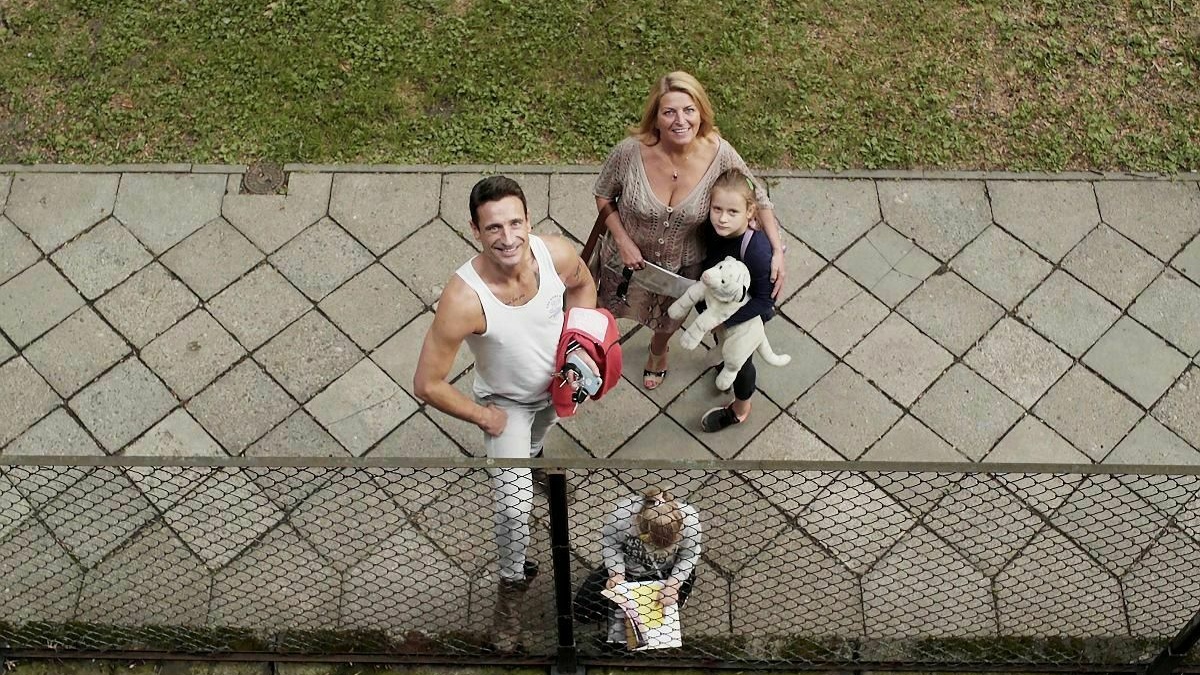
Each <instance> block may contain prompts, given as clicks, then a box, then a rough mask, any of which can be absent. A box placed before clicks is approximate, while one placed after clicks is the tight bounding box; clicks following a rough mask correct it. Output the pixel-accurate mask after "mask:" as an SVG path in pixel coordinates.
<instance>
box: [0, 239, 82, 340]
mask: <svg viewBox="0 0 1200 675" xmlns="http://www.w3.org/2000/svg"><path fill="white" fill-rule="evenodd" d="M83 303H84V300H83V298H82V297H80V296H79V293H77V292H76V291H75V289H74V288H72V287H71V284H70V283H69V282H68V281H67V280H66V279H65V278H64V277H63V275H61V274H59V272H58V270H56V269H54V267H53V266H52V265H51V264H50V262H49V261H48V260H43V261H41V262H39V263H37V264H36V265H34V266H33V267H30V268H29V269H26V270H25V271H24V272H21V273H20V274H18V275H17V276H15V277H13V278H12V279H9V280H8V281H7V282H6V283H4V285H2V286H0V330H3V331H4V333H5V334H6V335H8V337H9V338H10V339H11V340H12V341H13V342H14V343H16V345H17V346H18V347H24V346H25V345H28V344H29V343H30V342H33V341H34V340H35V339H37V337H38V336H39V335H41V334H43V333H45V332H46V331H48V330H50V329H51V328H53V327H54V326H56V325H57V324H58V323H59V322H60V321H62V320H63V319H65V318H67V317H68V316H70V315H71V313H72V312H74V311H75V310H77V309H79V308H80V307H82V306H83Z"/></svg>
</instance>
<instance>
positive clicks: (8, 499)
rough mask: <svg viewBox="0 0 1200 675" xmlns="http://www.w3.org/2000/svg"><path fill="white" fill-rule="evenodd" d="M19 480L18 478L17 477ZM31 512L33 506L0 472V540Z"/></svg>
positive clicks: (18, 525)
mask: <svg viewBox="0 0 1200 675" xmlns="http://www.w3.org/2000/svg"><path fill="white" fill-rule="evenodd" d="M18 480H19V479H18ZM32 514H33V507H32V506H30V505H29V502H27V501H25V498H24V497H22V496H21V493H20V491H19V490H17V488H15V487H13V484H12V482H11V481H9V479H8V478H5V477H4V474H3V473H0V541H4V540H5V539H7V538H8V535H9V534H11V533H12V532H13V531H15V530H16V529H17V528H18V527H20V526H21V524H22V523H24V522H25V519H26V518H28V517H29V516H30V515H32Z"/></svg>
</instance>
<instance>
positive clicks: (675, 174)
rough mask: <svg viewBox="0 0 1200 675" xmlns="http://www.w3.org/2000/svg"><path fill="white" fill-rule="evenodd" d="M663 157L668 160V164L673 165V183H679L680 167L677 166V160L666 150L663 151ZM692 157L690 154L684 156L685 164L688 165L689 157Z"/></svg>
mask: <svg viewBox="0 0 1200 675" xmlns="http://www.w3.org/2000/svg"><path fill="white" fill-rule="evenodd" d="M663 156H664V157H666V158H667V162H668V163H669V164H670V165H671V181H672V182H675V181H678V180H679V167H677V166H675V160H673V159H671V155H669V154H668V153H667V151H666V150H663ZM691 156H692V155H691V153H690V152H689V153H687V154H686V155H684V156H683V162H684V164H687V161H688V157H691Z"/></svg>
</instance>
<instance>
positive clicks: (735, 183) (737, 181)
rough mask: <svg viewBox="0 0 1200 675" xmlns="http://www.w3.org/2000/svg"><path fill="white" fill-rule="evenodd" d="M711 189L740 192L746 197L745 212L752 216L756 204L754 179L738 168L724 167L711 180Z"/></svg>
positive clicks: (756, 195)
mask: <svg viewBox="0 0 1200 675" xmlns="http://www.w3.org/2000/svg"><path fill="white" fill-rule="evenodd" d="M712 189H713V190H717V189H721V190H729V191H732V192H736V193H738V194H740V195H741V196H742V197H744V198H745V199H746V212H747V213H749V214H750V216H751V217H753V216H754V211H755V208H756V207H757V206H758V194H757V192H756V190H757V188H756V186H755V185H754V180H753V179H752V178H750V176H747V175H746V174H745V173H742V171H741V170H740V169H726V170H725V171H724V172H722V173H721V175H720V176H717V179H716V180H715V181H713V185H712Z"/></svg>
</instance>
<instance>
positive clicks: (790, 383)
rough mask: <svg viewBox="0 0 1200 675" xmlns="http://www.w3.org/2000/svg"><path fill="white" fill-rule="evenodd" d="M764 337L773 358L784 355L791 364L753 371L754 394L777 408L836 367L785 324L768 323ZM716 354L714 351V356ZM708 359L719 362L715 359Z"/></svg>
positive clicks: (821, 349) (823, 352) (829, 356)
mask: <svg viewBox="0 0 1200 675" xmlns="http://www.w3.org/2000/svg"><path fill="white" fill-rule="evenodd" d="M766 330H767V337H768V338H769V339H770V341H771V348H772V349H774V350H775V353H777V354H787V355H789V356H791V357H792V362H791V363H789V364H787V366H785V367H782V368H774V367H769V366H768V367H764V368H759V367H757V364H758V363H759V362H758V361H756V362H755V364H756V373H757V380H758V382H757V386H758V390H759V391H761V392H762V393H764V394H766V395H767V396H768V397H770V399H771V400H772V401H774V402H775V403H776V405H778V406H779V407H781V408H787V407H788V406H790V405H791V404H792V403H794V402H795V401H796V399H797V398H799V396H800V395H801V394H803V393H804V392H806V391H808V388H809V387H811V386H813V385H814V384H816V382H817V380H820V379H821V378H822V377H824V375H825V373H828V372H829V369H830V368H833V366H834V364H835V363H837V359H835V358H834V357H833V355H832V354H830V353H829V352H828V351H826V349H825V348H824V347H822V346H821V345H820V344H819V343H818V342H817V341H816V340H814V339H812V338H811V337H809V336H808V335H806V334H805V333H804V332H803V331H799V330H796V329H795V328H793V327H792V326H790V325H789V324H788V323H787V322H786V321H782V320H776V321H768V322H767V325H766ZM715 351H716V350H714V352H715ZM712 358H715V359H719V356H715V355H714V356H713V357H712Z"/></svg>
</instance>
